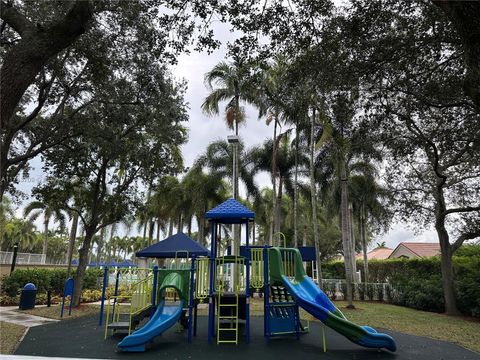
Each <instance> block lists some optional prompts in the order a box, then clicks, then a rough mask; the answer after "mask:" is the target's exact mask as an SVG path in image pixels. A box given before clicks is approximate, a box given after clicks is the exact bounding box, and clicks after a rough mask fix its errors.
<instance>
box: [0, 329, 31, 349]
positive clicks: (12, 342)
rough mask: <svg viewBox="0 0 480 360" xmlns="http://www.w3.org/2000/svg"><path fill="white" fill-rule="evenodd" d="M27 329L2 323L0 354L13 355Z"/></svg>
mask: <svg viewBox="0 0 480 360" xmlns="http://www.w3.org/2000/svg"><path fill="white" fill-rule="evenodd" d="M25 329H26V327H25V326H21V325H17V324H11V323H8V322H4V321H0V354H13V351H14V350H15V348H16V346H17V344H18V343H19V342H20V338H21V337H22V335H23V333H24V332H25Z"/></svg>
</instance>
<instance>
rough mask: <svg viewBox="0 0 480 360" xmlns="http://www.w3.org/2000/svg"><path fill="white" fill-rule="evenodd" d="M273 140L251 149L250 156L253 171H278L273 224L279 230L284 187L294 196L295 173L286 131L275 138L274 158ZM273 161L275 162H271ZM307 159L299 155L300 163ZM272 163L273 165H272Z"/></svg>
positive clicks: (293, 154)
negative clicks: (275, 153) (273, 169)
mask: <svg viewBox="0 0 480 360" xmlns="http://www.w3.org/2000/svg"><path fill="white" fill-rule="evenodd" d="M273 146H274V142H273V141H272V140H268V141H266V142H265V143H264V144H263V145H262V146H260V147H256V148H254V149H252V150H251V157H252V159H253V162H254V163H255V168H254V169H255V172H257V171H271V169H272V168H275V169H276V170H275V171H276V172H277V173H278V191H277V193H276V194H275V195H276V197H277V200H276V209H275V210H274V211H275V224H277V227H276V228H275V229H274V231H275V232H278V231H280V224H281V223H282V220H281V213H282V211H281V209H282V201H283V192H284V189H285V190H286V193H287V194H288V195H289V196H290V197H291V198H292V199H293V198H294V175H295V163H296V162H295V152H294V151H293V150H292V149H291V146H290V138H289V135H288V132H286V133H282V134H280V135H279V136H278V138H277V145H276V147H277V150H276V151H277V155H276V157H275V158H274V159H272V157H271V153H272V148H273ZM272 161H275V164H272ZM306 162H307V159H306V157H305V156H301V159H300V163H301V164H302V165H306ZM272 165H273V166H272ZM275 245H276V246H279V245H280V244H279V240H278V238H277V240H276V244H275Z"/></svg>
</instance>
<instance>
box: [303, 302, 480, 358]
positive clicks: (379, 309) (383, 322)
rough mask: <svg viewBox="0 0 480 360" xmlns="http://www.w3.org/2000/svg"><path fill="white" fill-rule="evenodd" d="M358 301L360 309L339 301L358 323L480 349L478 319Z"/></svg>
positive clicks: (338, 304) (347, 313)
mask: <svg viewBox="0 0 480 360" xmlns="http://www.w3.org/2000/svg"><path fill="white" fill-rule="evenodd" d="M354 304H355V306H356V309H355V310H350V309H346V308H345V306H346V305H347V303H346V302H344V301H336V302H335V305H336V306H337V307H338V308H339V309H340V310H341V311H342V312H343V313H344V315H345V316H346V317H347V319H349V320H351V321H353V322H354V323H356V324H359V325H369V326H372V327H374V328H384V329H389V330H394V331H399V332H403V333H406V334H412V335H419V336H426V337H430V338H433V339H439V340H445V341H449V342H452V343H455V344H458V345H461V346H463V347H465V348H467V349H471V350H474V351H477V352H480V321H478V320H475V319H469V318H463V317H456V316H447V315H443V314H437V313H431V312H425V311H418V310H414V309H409V308H406V307H402V306H395V305H388V304H382V303H374V302H355V303H354ZM307 316H310V315H307ZM310 318H311V316H310Z"/></svg>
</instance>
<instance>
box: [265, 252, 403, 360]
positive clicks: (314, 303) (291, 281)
mask: <svg viewBox="0 0 480 360" xmlns="http://www.w3.org/2000/svg"><path fill="white" fill-rule="evenodd" d="M287 256H288V258H289V259H290V260H293V267H292V266H291V265H292V264H291V261H290V264H289V267H290V272H293V273H294V275H295V276H294V277H287V276H286V275H285V273H284V263H283V260H284V258H286V257H287ZM268 267H269V274H270V283H271V284H283V285H284V286H285V287H286V288H287V290H288V291H289V292H290V294H291V295H292V296H293V298H294V299H295V301H296V302H297V304H298V305H299V306H300V307H302V308H303V309H305V310H306V311H307V312H308V313H310V314H311V315H313V316H314V317H316V318H317V319H319V320H320V321H322V322H323V323H324V324H325V325H327V326H328V327H330V328H331V329H333V330H335V331H336V332H338V333H340V334H342V335H343V336H345V337H346V338H347V339H349V340H350V341H352V342H354V343H355V344H358V345H361V346H365V347H368V348H376V349H381V348H384V349H388V350H390V351H395V350H396V349H397V346H396V344H395V340H393V338H392V337H391V336H390V335H387V334H382V333H378V332H377V331H376V330H375V329H372V328H371V327H369V326H359V325H356V324H354V323H352V322H351V321H349V320H347V318H346V317H345V315H343V314H342V312H341V311H340V310H339V309H338V308H337V307H335V305H334V304H333V303H332V302H331V301H330V299H329V298H328V297H327V295H325V293H324V292H323V291H322V290H320V289H319V288H318V286H317V285H316V284H315V283H314V282H313V280H312V279H311V278H310V277H308V276H307V275H306V274H305V269H304V268H303V263H302V257H301V255H300V252H299V251H298V249H282V248H271V249H269V250H268Z"/></svg>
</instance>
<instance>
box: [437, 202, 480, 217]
mask: <svg viewBox="0 0 480 360" xmlns="http://www.w3.org/2000/svg"><path fill="white" fill-rule="evenodd" d="M472 211H480V204H479V205H475V206H463V207H457V208H451V209H447V210H446V211H445V214H446V215H447V214H454V213H464V212H472Z"/></svg>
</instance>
